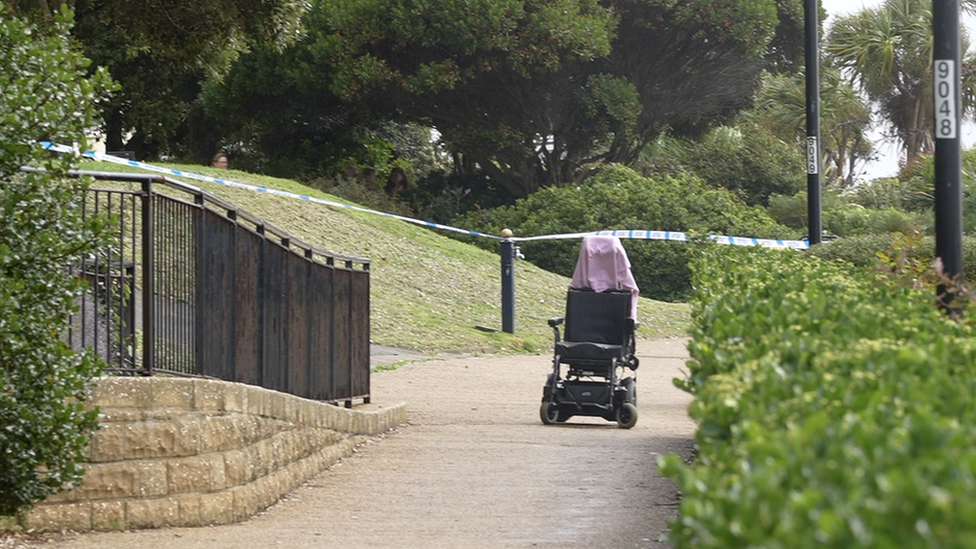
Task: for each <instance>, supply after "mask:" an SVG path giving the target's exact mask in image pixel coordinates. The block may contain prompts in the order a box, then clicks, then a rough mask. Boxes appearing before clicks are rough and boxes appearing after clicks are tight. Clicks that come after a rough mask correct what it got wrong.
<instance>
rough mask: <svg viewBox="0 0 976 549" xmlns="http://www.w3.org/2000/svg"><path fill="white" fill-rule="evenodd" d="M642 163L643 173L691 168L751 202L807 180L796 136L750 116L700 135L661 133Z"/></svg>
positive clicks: (761, 202) (787, 190)
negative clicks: (773, 129) (781, 133)
mask: <svg viewBox="0 0 976 549" xmlns="http://www.w3.org/2000/svg"><path fill="white" fill-rule="evenodd" d="M638 165H640V166H641V168H642V172H643V173H644V174H645V175H647V174H652V175H653V174H662V175H677V174H679V173H682V172H690V173H692V174H694V175H696V176H698V177H700V178H701V179H702V180H704V181H705V182H707V183H708V184H709V185H710V186H711V187H712V188H723V189H727V190H729V191H731V192H732V193H734V194H735V195H736V196H737V197H738V198H739V199H741V200H742V201H744V202H745V203H746V204H749V205H763V206H765V205H768V203H769V197H770V196H771V195H773V194H787V195H792V194H794V193H796V192H797V191H799V190H800V189H801V188H803V186H804V185H805V182H806V179H805V178H804V174H803V159H802V156H801V154H800V149H798V148H797V147H796V146H795V143H794V142H793V141H792V139H791V140H790V141H784V140H782V139H780V138H779V137H777V136H776V135H774V134H772V133H771V132H770V131H769V130H768V129H766V128H765V127H763V126H760V125H758V124H756V123H754V122H752V121H750V120H749V119H748V118H747V117H743V118H742V119H740V120H737V121H736V122H735V124H734V125H730V126H719V127H717V128H713V129H712V130H710V131H709V132H708V133H706V134H705V135H703V136H700V137H697V138H696V139H680V138H675V137H672V136H670V135H664V136H661V137H659V138H658V139H657V140H655V141H654V142H653V143H652V144H651V145H649V146H648V147H647V149H646V150H645V153H644V154H643V155H642V157H641V160H640V161H639V162H638Z"/></svg>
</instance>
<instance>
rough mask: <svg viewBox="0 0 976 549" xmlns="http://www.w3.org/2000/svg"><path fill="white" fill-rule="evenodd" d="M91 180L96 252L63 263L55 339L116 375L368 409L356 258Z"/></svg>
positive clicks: (123, 184) (181, 199)
mask: <svg viewBox="0 0 976 549" xmlns="http://www.w3.org/2000/svg"><path fill="white" fill-rule="evenodd" d="M72 175H75V176H81V175H85V176H90V177H93V178H95V179H97V180H99V181H100V182H112V183H111V184H109V185H106V184H104V183H99V184H98V185H99V186H100V187H117V188H99V189H92V190H90V191H89V192H88V196H87V197H86V200H85V202H84V208H85V215H107V216H109V217H110V219H111V223H112V227H113V236H112V238H111V242H110V244H109V245H108V246H107V247H105V248H104V249H102V250H99V252H98V253H97V254H96V255H95V256H93V257H90V258H86V259H85V261H84V262H83V264H82V265H80V266H77V267H75V269H76V270H77V271H78V272H79V274H80V276H83V277H84V279H85V280H87V281H88V291H87V292H86V294H85V296H84V297H83V298H82V299H81V302H80V303H79V310H78V313H77V314H76V315H75V317H74V318H73V319H72V324H71V329H70V330H69V333H68V334H66V337H67V339H68V340H69V341H70V342H71V344H72V345H73V346H75V347H77V348H80V347H84V346H91V347H93V348H94V349H95V350H96V352H97V353H98V354H99V356H101V357H102V358H103V359H105V360H106V362H107V363H108V368H109V371H111V372H114V373H118V374H130V375H133V374H138V375H153V374H155V373H159V372H164V373H171V374H177V375H196V376H208V377H214V378H218V379H224V380H228V381H240V382H244V383H249V384H253V385H259V386H262V387H267V388H269V389H274V390H278V391H284V392H288V393H291V394H294V395H298V396H302V397H306V398H312V399H316V400H323V401H332V402H338V401H345V402H346V404H347V405H351V400H352V399H355V398H362V399H364V400H365V401H366V402H368V401H369V291H370V287H369V266H370V263H369V260H368V259H365V258H360V257H352V256H344V255H341V254H336V253H333V252H329V251H327V250H323V249H321V248H318V247H315V246H312V245H310V244H307V243H305V242H302V241H301V240H298V239H296V238H294V237H292V236H291V235H289V234H288V233H286V232H285V231H282V230H280V229H278V228H276V227H274V226H273V225H271V224H269V223H266V222H265V221H263V220H261V219H259V218H257V217H255V216H253V215H251V214H249V213H247V212H245V211H243V210H240V209H238V208H236V207H235V206H233V205H231V204H229V203H227V202H225V201H223V200H221V199H219V198H217V197H216V196H213V195H211V194H209V193H206V192H204V191H202V190H200V189H198V188H196V187H193V186H190V185H187V184H185V183H182V182H179V181H175V180H172V179H169V178H165V177H159V176H153V175H146V174H123V173H103V172H81V171H79V172H72Z"/></svg>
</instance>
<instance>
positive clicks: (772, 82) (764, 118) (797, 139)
mask: <svg viewBox="0 0 976 549" xmlns="http://www.w3.org/2000/svg"><path fill="white" fill-rule="evenodd" d="M805 78H806V77H805V75H804V74H802V73H801V74H798V75H768V76H767V77H766V78H765V79H764V80H763V84H762V87H761V88H760V89H759V94H758V98H757V100H756V106H755V108H753V109H750V110H749V111H746V112H745V113H744V115H745V117H746V118H748V119H750V120H752V121H754V122H755V123H756V124H759V125H761V126H763V127H765V128H767V129H769V131H771V132H772V133H773V134H774V135H776V136H777V137H779V138H780V139H783V140H785V141H788V142H792V143H796V145H797V146H798V147H800V150H803V151H805V150H806V119H807V115H806V87H805V86H806V84H805ZM820 124H821V130H820V136H821V144H822V150H821V154H822V156H823V160H824V162H823V165H824V173H823V176H824V178H823V181H824V184H825V185H830V184H840V185H844V186H849V185H852V184H853V183H854V176H855V174H856V173H857V169H858V166H859V165H860V164H863V163H865V162H867V161H868V160H870V159H871V155H872V153H873V146H872V144H871V141H869V140H868V139H867V132H868V130H870V128H871V125H872V123H871V109H870V108H869V107H868V105H866V104H865V101H864V100H863V99H861V97H860V96H859V95H858V93H857V91H856V90H855V89H854V87H853V86H852V85H851V84H850V83H849V82H848V81H847V80H845V79H843V78H841V75H840V71H839V70H837V69H833V68H831V67H824V68H823V70H822V71H821V73H820Z"/></svg>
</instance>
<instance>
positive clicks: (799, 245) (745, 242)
mask: <svg viewBox="0 0 976 549" xmlns="http://www.w3.org/2000/svg"><path fill="white" fill-rule="evenodd" d="M40 144H41V146H43V147H44V148H45V149H47V150H50V151H55V152H61V153H73V154H81V155H82V156H84V157H87V158H91V159H93V160H101V161H104V162H112V163H114V164H124V165H127V166H132V167H135V168H140V169H144V170H147V171H152V172H157V173H164V174H167V175H174V176H177V177H186V178H189V179H196V180H199V181H207V182H209V183H216V184H218V185H226V186H228V187H235V188H238V189H245V190H251V191H255V192H261V193H267V194H273V195H276V196H283V197H287V198H295V199H298V200H305V201H308V202H314V203H316V204H323V205H325V206H332V207H335V208H345V209H348V210H354V211H357V212H363V213H369V214H376V215H381V216H384V217H390V218H393V219H398V220H400V221H406V222H407V223H413V224H415V225H422V226H424V227H430V228H433V229H442V230H445V231H451V232H455V233H461V234H466V235H468V236H479V237H483V238H491V239H495V240H501V239H502V237H500V236H495V235H490V234H485V233H479V232H477V231H469V230H467V229H459V228H457V227H451V226H449V225H441V224H440V223H433V222H431V221H424V220H421V219H414V218H412V217H405V216H402V215H396V214H391V213H386V212H380V211H377V210H370V209H368V208H363V207H360V206H353V205H351V204H343V203H341V202H333V201H331V200H324V199H321V198H315V197H311V196H306V195H303V194H296V193H289V192H286V191H279V190H277V189H269V188H267V187H259V186H256V185H247V184H245V183H238V182H236V181H230V180H227V179H220V178H216V177H209V176H206V175H200V174H196V173H192V172H185V171H182V170H174V169H171V168H164V167H161V166H155V165H153V164H147V163H145V162H138V161H135V160H128V159H126V158H119V157H117V156H112V155H108V154H102V153H97V152H93V151H84V152H82V151H80V150H79V149H77V148H75V147H69V146H67V145H58V144H55V143H51V142H49V141H41V142H40ZM586 236H616V237H617V238H626V239H637V240H671V241H677V242H689V241H691V240H692V239H691V237H689V236H688V235H686V234H685V233H683V232H678V231H647V230H624V231H591V232H585V233H566V234H550V235H542V236H529V237H512V238H511V240H512V241H515V242H531V241H538V240H568V239H576V238H583V237H586ZM707 238H708V239H709V240H711V241H713V242H717V243H719V244H726V245H731V246H762V247H766V248H789V249H794V250H805V249H807V248H809V247H810V245H809V243H808V242H806V241H805V240H771V239H762V238H749V237H741V236H723V235H709V236H708V237H707Z"/></svg>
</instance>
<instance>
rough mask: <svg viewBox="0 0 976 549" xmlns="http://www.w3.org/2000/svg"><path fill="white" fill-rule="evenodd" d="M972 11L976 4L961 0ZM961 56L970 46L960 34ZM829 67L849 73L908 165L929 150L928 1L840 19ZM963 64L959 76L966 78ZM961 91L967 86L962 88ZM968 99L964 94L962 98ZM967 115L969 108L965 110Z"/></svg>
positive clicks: (890, 4)
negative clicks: (898, 144) (887, 126)
mask: <svg viewBox="0 0 976 549" xmlns="http://www.w3.org/2000/svg"><path fill="white" fill-rule="evenodd" d="M960 5H961V6H962V7H963V9H964V10H966V11H967V12H971V13H972V12H976V0H961V1H960ZM960 32H961V38H962V40H961V42H962V51H966V50H967V49H968V47H969V41H968V36H967V35H966V32H965V29H961V31H960ZM827 52H828V55H829V57H828V59H827V62H828V63H832V64H833V65H834V66H836V67H838V68H840V69H843V70H846V71H850V74H851V76H852V77H853V80H854V82H855V84H856V85H857V86H858V87H859V88H860V89H861V91H863V92H864V93H865V95H867V97H868V99H869V100H870V101H871V102H873V103H874V104H875V105H877V107H878V110H879V113H880V114H881V116H883V117H884V119H885V120H886V121H887V122H888V124H890V126H891V127H892V129H893V130H894V133H895V136H896V137H897V138H898V139H899V140H901V143H902V148H903V150H904V151H905V161H906V164H907V165H912V164H914V163H915V162H916V161H917V160H918V158H919V155H921V154H930V153H931V152H932V150H933V146H934V139H933V125H934V114H933V112H932V108H933V101H934V99H933V96H932V85H933V84H932V2H931V1H929V0H887V1H886V2H885V3H884V4H883V5H882V6H880V7H877V8H867V9H865V10H862V11H860V12H857V13H853V14H851V15H849V16H847V17H843V18H841V19H839V20H838V21H837V22H836V23H834V25H833V26H832V27H831V29H830V33H829V37H828V40H827ZM971 59H972V58H969V59H967V62H966V63H963V70H962V71H960V73H961V74H963V75H966V74H967V72H971V71H967V66H968V64H969V63H971ZM964 89H967V84H966V83H964ZM968 96H971V94H967V93H965V92H964V93H963V99H964V100H967V97H968ZM966 107H967V110H966V111H965V112H971V109H972V105H971V104H967V105H966Z"/></svg>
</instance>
